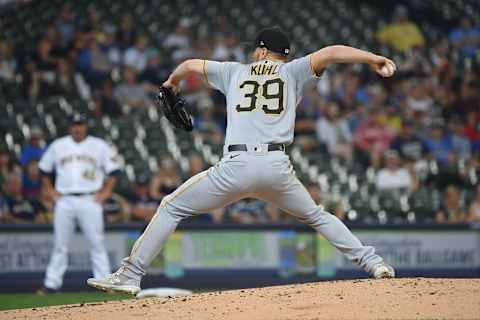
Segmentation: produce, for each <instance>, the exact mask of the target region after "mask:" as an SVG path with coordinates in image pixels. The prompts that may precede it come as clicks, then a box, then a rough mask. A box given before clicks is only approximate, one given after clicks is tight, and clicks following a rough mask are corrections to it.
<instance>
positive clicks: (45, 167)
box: [38, 143, 55, 173]
mask: <svg viewBox="0 0 480 320" xmlns="http://www.w3.org/2000/svg"><path fill="white" fill-rule="evenodd" d="M38 168H39V169H40V170H41V171H43V172H45V173H52V172H53V170H54V169H55V144H53V143H52V144H51V145H50V146H49V147H48V148H47V150H46V151H45V153H44V154H43V155H42V158H41V159H40V162H39V163H38Z"/></svg>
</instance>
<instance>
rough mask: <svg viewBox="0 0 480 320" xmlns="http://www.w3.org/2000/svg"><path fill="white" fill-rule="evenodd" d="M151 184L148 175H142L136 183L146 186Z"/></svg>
mask: <svg viewBox="0 0 480 320" xmlns="http://www.w3.org/2000/svg"><path fill="white" fill-rule="evenodd" d="M149 182H150V178H149V177H148V176H147V175H146V174H140V175H138V176H137V178H136V179H135V183H136V184H138V185H146V184H148V183H149Z"/></svg>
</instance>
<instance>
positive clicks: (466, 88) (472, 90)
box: [453, 75, 480, 119]
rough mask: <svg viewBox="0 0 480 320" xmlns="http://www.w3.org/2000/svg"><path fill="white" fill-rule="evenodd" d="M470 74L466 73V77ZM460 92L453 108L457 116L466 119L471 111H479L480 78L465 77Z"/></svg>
mask: <svg viewBox="0 0 480 320" xmlns="http://www.w3.org/2000/svg"><path fill="white" fill-rule="evenodd" d="M467 76H469V75H466V77H467ZM456 89H457V90H459V91H460V92H459V93H460V94H459V96H458V98H457V100H456V101H455V102H454V104H453V110H454V111H455V113H456V115H457V116H460V117H462V118H464V119H465V116H468V114H469V113H470V112H474V113H478V112H479V105H480V94H479V90H480V80H479V81H474V80H467V79H465V80H464V81H463V82H462V84H461V85H460V87H459V88H456Z"/></svg>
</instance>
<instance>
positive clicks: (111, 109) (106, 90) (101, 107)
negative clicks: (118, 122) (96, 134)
mask: <svg viewBox="0 0 480 320" xmlns="http://www.w3.org/2000/svg"><path fill="white" fill-rule="evenodd" d="M95 114H96V116H97V119H101V118H102V117H103V116H109V117H110V118H119V117H121V116H122V115H123V111H122V106H121V105H120V104H119V103H118V102H117V100H115V98H114V96H113V83H112V81H111V80H109V79H107V80H105V81H103V83H102V88H101V90H100V92H98V93H97V95H96V97H95Z"/></svg>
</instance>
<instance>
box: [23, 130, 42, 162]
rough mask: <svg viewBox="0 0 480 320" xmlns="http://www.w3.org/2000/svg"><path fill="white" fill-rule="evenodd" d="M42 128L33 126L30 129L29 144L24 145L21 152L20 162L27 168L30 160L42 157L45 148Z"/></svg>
mask: <svg viewBox="0 0 480 320" xmlns="http://www.w3.org/2000/svg"><path fill="white" fill-rule="evenodd" d="M42 138H43V133H42V130H41V129H40V128H38V127H32V129H31V130H30V139H29V141H28V143H27V144H24V145H23V146H22V151H21V152H20V164H21V165H22V167H23V168H25V167H26V166H27V165H28V164H29V163H30V161H32V160H37V161H38V160H40V158H41V157H42V154H43V152H44V151H45V148H44V147H42V145H41V143H42Z"/></svg>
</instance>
